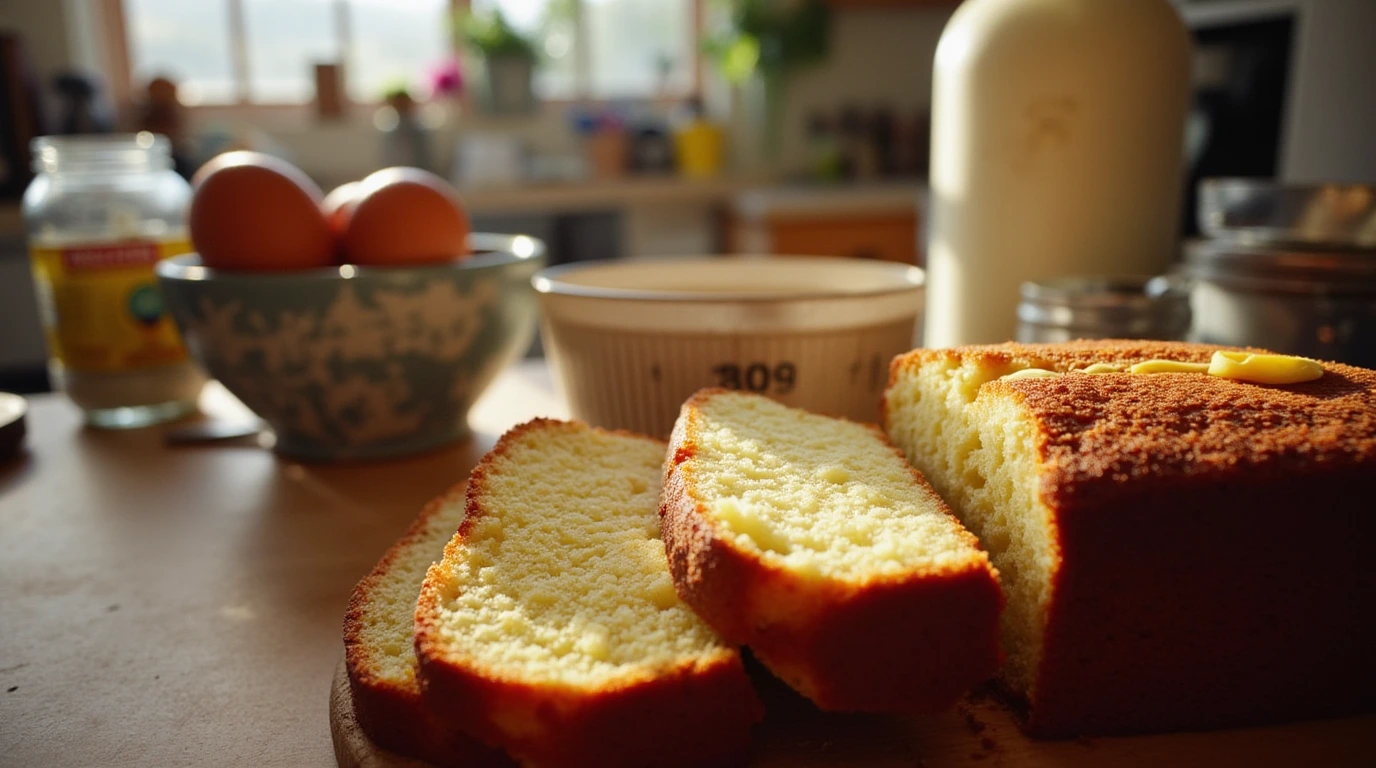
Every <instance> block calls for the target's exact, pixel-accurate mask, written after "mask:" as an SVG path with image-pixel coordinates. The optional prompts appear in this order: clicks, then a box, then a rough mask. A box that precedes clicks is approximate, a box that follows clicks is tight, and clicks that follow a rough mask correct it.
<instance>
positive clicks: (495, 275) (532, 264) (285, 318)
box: [157, 234, 545, 461]
mask: <svg viewBox="0 0 1376 768" xmlns="http://www.w3.org/2000/svg"><path fill="white" fill-rule="evenodd" d="M470 242H471V244H472V246H473V249H474V251H475V255H474V256H472V257H470V258H468V259H465V260H464V261H462V262H457V263H453V264H441V265H430V266H421V267H389V268H384V267H355V266H349V265H346V266H342V267H330V268H326V269H316V270H307V271H301V272H280V273H275V274H269V273H262V272H255V273H248V272H242V273H235V272H226V271H223V270H214V269H209V268H207V267H203V266H201V262H200V258H199V257H198V256H196V255H195V254H187V255H185V256H178V257H175V258H171V259H167V260H165V261H162V262H160V263H159V264H158V266H157V274H158V283H159V285H160V286H161V287H162V293H163V297H164V299H165V301H166V302H167V306H168V309H169V310H170V311H171V313H172V316H173V317H175V318H176V320H177V325H178V326H179V327H180V328H181V331H182V335H183V337H184V338H185V339H186V343H187V347H188V348H189V349H190V351H191V355H192V356H193V357H195V359H196V360H197V361H199V362H200V364H201V366H202V367H204V368H205V369H206V371H208V372H209V373H210V375H211V376H213V377H215V378H217V379H219V380H220V382H221V383H222V384H224V385H225V387H226V388H228V389H229V391H230V392H232V393H234V395H235V396H236V397H238V398H239V399H240V400H242V401H243V402H244V404H245V405H247V406H248V407H249V408H250V409H251V410H252V411H253V412H254V413H256V414H258V415H259V416H260V417H261V418H262V419H263V420H264V421H266V422H267V423H268V425H269V426H271V427H272V429H273V431H274V432H276V433H277V450H278V451H279V452H280V453H282V454H284V455H287V456H291V457H294V458H300V459H306V460H313V461H333V460H345V459H368V458H378V457H383V456H399V455H404V454H409V453H416V452H419V451H424V450H426V449H429V448H434V447H436V446H440V445H443V444H445V443H449V442H452V441H455V440H458V439H460V438H462V437H465V436H466V435H467V434H468V420H467V417H468V409H469V408H470V407H471V406H472V405H473V401H474V400H476V399H477V398H478V395H480V394H482V392H483V390H484V389H485V388H486V387H487V385H488V384H489V383H491V382H492V379H493V378H495V377H496V375H497V373H498V372H499V371H501V370H502V369H503V368H504V367H506V366H507V365H509V364H510V363H512V362H513V361H515V360H516V359H517V358H518V357H519V356H520V355H521V354H522V353H524V352H525V350H526V348H527V347H528V346H529V345H530V342H531V339H532V337H533V335H534V333H535V323H536V317H537V315H538V307H537V303H536V298H535V292H534V290H533V289H532V288H531V284H530V279H531V276H532V275H534V274H535V272H536V271H537V270H538V269H539V268H540V267H541V266H543V264H544V260H545V259H544V255H545V247H544V244H543V243H541V242H540V241H539V240H536V239H534V238H530V237H526V236H524V235H516V236H509V235H484V234H474V235H473V236H472V238H471V241H470Z"/></svg>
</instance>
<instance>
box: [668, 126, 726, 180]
mask: <svg viewBox="0 0 1376 768" xmlns="http://www.w3.org/2000/svg"><path fill="white" fill-rule="evenodd" d="M725 144H726V140H725V136H724V135H723V134H722V130H721V128H719V127H718V126H716V125H714V124H712V123H709V122H707V121H706V120H694V121H693V122H692V123H690V124H688V125H687V126H686V127H684V128H683V129H682V130H680V131H679V132H678V133H677V134H676V135H675V136H674V148H675V150H676V151H677V153H678V170H679V173H680V174H682V175H683V176H686V177H688V178H691V179H708V178H712V177H713V176H716V175H718V174H719V173H721V166H722V151H723V149H724V147H725Z"/></svg>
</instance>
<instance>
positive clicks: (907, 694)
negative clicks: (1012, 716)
mask: <svg viewBox="0 0 1376 768" xmlns="http://www.w3.org/2000/svg"><path fill="white" fill-rule="evenodd" d="M660 508H661V515H662V516H663V522H664V543H665V546H666V547H667V549H668V552H669V568H670V571H671V572H672V573H673V576H674V584H675V586H676V587H677V589H678V592H679V595H681V596H682V597H683V599H684V600H685V601H687V602H688V604H689V605H691V606H693V608H694V609H695V610H696V611H697V612H698V614H699V615H700V616H702V617H703V618H704V619H706V620H707V622H708V623H709V624H711V625H712V626H713V627H714V628H716V629H717V631H719V632H721V633H722V635H723V636H725V637H726V638H727V639H728V640H731V641H732V642H736V643H743V644H746V645H749V646H750V648H751V650H752V651H753V652H754V654H755V656H756V657H757V658H759V659H760V661H762V662H763V663H764V664H765V665H766V666H768V667H769V669H770V670H771V671H773V672H774V673H775V674H776V675H778V676H779V677H780V678H781V679H783V680H784V681H785V682H787V683H788V684H789V685H791V686H792V687H793V688H795V689H796V690H798V691H799V692H800V693H802V694H803V695H805V696H807V697H808V698H810V699H811V700H812V701H813V702H814V703H816V704H817V705H818V706H819V707H821V708H823V709H830V710H860V711H891V712H901V711H910V712H924V711H926V712H930V711H935V710H939V709H942V708H945V707H948V706H950V705H952V704H954V703H955V702H956V700H957V699H958V698H959V697H960V695H961V694H962V693H964V692H965V691H966V690H967V689H968V688H969V687H970V686H972V685H973V684H975V683H978V682H980V681H981V680H984V679H986V678H988V677H991V676H992V675H993V674H994V672H995V671H996V668H997V666H998V661H999V651H998V615H999V607H1000V604H1001V602H1002V596H1001V594H1000V592H999V586H998V582H997V578H996V575H995V573H994V571H993V569H992V568H991V567H990V565H989V560H988V558H987V556H986V555H985V553H984V552H982V551H981V550H980V549H979V546H978V543H977V542H976V541H975V538H974V537H973V536H971V535H970V533H969V532H967V531H966V530H965V529H964V528H962V527H961V525H960V523H958V522H957V521H956V519H955V518H954V517H952V516H951V514H950V512H949V510H948V509H947V507H946V504H945V503H943V502H942V500H941V499H940V498H938V497H937V495H936V494H935V493H933V492H932V489H931V488H930V487H929V486H928V485H927V483H926V482H925V481H924V480H923V479H922V477H921V475H919V474H918V473H917V472H915V471H914V470H913V469H912V468H911V467H910V466H908V463H907V462H906V461H905V460H904V458H903V456H902V454H900V453H899V452H898V451H897V450H896V449H895V448H894V447H893V446H892V445H890V444H889V442H888V441H887V440H886V439H885V438H884V435H883V433H881V432H880V431H879V430H878V429H877V428H875V427H871V426H866V425H861V424H856V423H854V422H850V421H845V420H842V419H834V418H830V417H826V416H818V415H814V414H811V413H808V412H806V411H802V410H799V409H796V408H789V407H787V406H784V405H780V404H779V403H776V402H774V401H773V400H770V399H768V398H766V397H762V396H760V395H752V394H745V393H739V392H729V391H726V390H704V391H702V392H699V393H698V394H696V395H694V396H693V397H692V398H690V399H689V400H688V401H687V402H686V403H685V404H684V405H683V409H682V412H681V414H680V416H679V419H678V422H677V424H675V426H674V431H673V436H672V438H671V439H670V453H669V460H668V461H667V462H666V463H665V480H664V490H663V496H662V502H661V507H660Z"/></svg>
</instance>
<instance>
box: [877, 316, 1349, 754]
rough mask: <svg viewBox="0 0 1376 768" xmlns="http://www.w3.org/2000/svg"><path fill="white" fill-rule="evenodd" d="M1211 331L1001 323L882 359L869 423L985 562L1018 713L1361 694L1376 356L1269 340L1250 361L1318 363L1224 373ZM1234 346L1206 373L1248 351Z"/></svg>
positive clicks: (1255, 713) (1127, 722) (1191, 713)
mask: <svg viewBox="0 0 1376 768" xmlns="http://www.w3.org/2000/svg"><path fill="white" fill-rule="evenodd" d="M1218 351H1220V350H1219V348H1217V347H1211V346H1204V345H1195V344H1181V343H1163V342H1128V341H1094V342H1074V343H1069V344H1045V345H1022V344H1003V345H994V346H976V347H963V348H959V349H944V350H926V349H921V350H916V351H914V352H912V353H910V354H908V355H905V356H902V357H900V358H898V359H896V360H895V361H894V363H893V366H892V369H891V374H890V383H889V386H888V389H887V391H886V394H885V406H884V411H885V424H886V428H887V430H888V433H889V435H890V437H891V438H892V439H893V441H894V443H895V444H897V445H898V446H899V447H900V448H902V449H903V451H904V452H905V453H906V454H907V456H908V458H909V459H910V460H911V461H912V463H913V464H914V465H915V466H917V467H918V468H919V469H921V470H922V472H923V473H924V474H925V475H926V476H927V478H928V479H929V480H930V481H931V482H932V485H933V486H935V487H936V490H937V491H938V492H939V493H941V494H942V495H943V496H944V497H945V498H946V499H947V500H948V501H950V503H951V505H952V507H953V508H954V511H955V513H956V515H957V516H958V517H960V519H961V520H962V521H963V522H964V523H965V524H966V525H967V526H969V528H970V530H972V531H973V532H974V533H975V534H976V535H978V536H979V538H980V541H981V543H983V545H984V546H985V547H986V548H987V549H988V551H989V554H990V557H992V558H993V562H994V565H995V566H996V567H997V568H998V569H999V574H1000V577H1001V579H1002V582H1003V588H1004V592H1005V594H1006V595H1007V597H1008V605H1007V607H1006V609H1005V611H1004V614H1003V626H1002V642H1003V648H1004V650H1005V652H1006V653H1007V654H1008V659H1007V664H1006V665H1005V668H1004V672H1003V677H1004V680H1005V682H1006V684H1007V686H1008V687H1009V688H1010V689H1011V690H1012V691H1013V692H1014V693H1015V694H1017V695H1018V696H1019V697H1021V698H1022V699H1024V700H1025V701H1026V703H1027V704H1028V705H1029V707H1030V710H1029V712H1028V720H1027V728H1028V730H1029V731H1030V732H1031V733H1033V734H1036V735H1042V736H1071V735H1076V734H1113V733H1132V732H1150V731H1168V730H1179V729H1208V728H1219V727H1225V726H1237V725H1248V724H1260V723H1265V722H1271V721H1277V720H1287V719H1296V718H1303V717H1315V716H1322V715H1329V714H1338V713H1344V712H1353V711H1358V710H1362V709H1368V708H1371V707H1373V706H1376V655H1373V654H1372V653H1371V640H1370V638H1371V629H1372V620H1371V617H1370V615H1369V614H1370V609H1371V606H1373V605H1376V568H1372V567H1371V548H1372V543H1373V542H1376V514H1373V510H1376V482H1373V478H1376V373H1373V372H1372V371H1367V370H1361V369H1358V368H1353V367H1350V366H1345V365H1338V364H1333V363H1324V364H1322V365H1321V366H1318V365H1316V364H1314V363H1313V362H1312V361H1298V360H1294V359H1292V360H1289V361H1285V360H1281V361H1274V360H1272V361H1271V362H1279V363H1280V364H1279V365H1277V366H1273V368H1274V370H1269V371H1268V370H1261V371H1260V373H1261V374H1265V375H1261V376H1257V377H1254V378H1258V379H1260V380H1274V379H1275V378H1276V377H1275V376H1272V375H1270V374H1274V373H1276V372H1277V371H1279V372H1280V373H1282V374H1285V373H1288V372H1293V371H1295V370H1301V371H1302V372H1303V371H1309V370H1312V373H1314V374H1318V375H1319V377H1318V378H1317V379H1314V380H1311V381H1295V383H1290V384H1279V385H1277V384H1259V383H1253V382H1250V381H1237V380H1231V379H1228V378H1220V377H1219V376H1215V375H1210V374H1209V373H1207V372H1205V370H1206V369H1211V368H1214V367H1215V365H1210V363H1211V362H1212V363H1214V364H1216V363H1217V362H1218V361H1216V360H1215V359H1214V357H1215V355H1214V353H1215V352H1218ZM1232 357H1235V358H1239V359H1241V360H1242V361H1243V362H1242V363H1240V364H1236V365H1232V364H1228V365H1223V366H1221V368H1222V369H1223V370H1222V373H1224V374H1229V369H1233V368H1235V369H1237V370H1240V371H1242V372H1243V373H1246V371H1247V370H1249V369H1255V368H1257V366H1253V365H1251V363H1253V362H1262V363H1265V362H1266V359H1265V358H1255V359H1252V358H1248V356H1247V355H1246V354H1233V355H1232ZM1222 358H1223V360H1224V362H1225V363H1226V362H1227V358H1228V355H1223V356H1222ZM1149 361H1163V362H1149ZM1262 367H1263V368H1265V366H1262ZM1191 368H1193V369H1195V370H1193V371H1191V370H1189V369H1191ZM1134 369H1135V370H1138V371H1171V370H1173V369H1174V370H1177V371H1180V372H1162V373H1133V372H1132V371H1133V370H1134ZM1307 375H1308V374H1306V376H1307ZM1298 378H1305V376H1301V377H1298ZM1281 379H1282V380H1284V377H1281Z"/></svg>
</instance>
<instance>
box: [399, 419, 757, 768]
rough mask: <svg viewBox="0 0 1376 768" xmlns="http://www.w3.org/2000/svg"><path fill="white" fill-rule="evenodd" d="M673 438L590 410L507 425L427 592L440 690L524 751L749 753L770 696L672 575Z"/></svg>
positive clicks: (668, 762) (425, 634)
mask: <svg viewBox="0 0 1376 768" xmlns="http://www.w3.org/2000/svg"><path fill="white" fill-rule="evenodd" d="M663 460H664V443H662V442H660V441H657V440H652V439H650V438H645V437H639V436H635V435H631V434H629V433H613V432H607V431H603V430H599V429H593V428H591V427H588V426H587V425H584V424H580V423H569V422H559V421H550V420H544V419H540V420H536V421H532V422H530V423H527V424H524V425H521V426H519V427H516V428H514V429H512V430H511V431H510V432H508V433H507V434H506V435H504V436H503V437H502V438H501V440H500V441H498V443H497V446H496V447H495V448H493V450H492V451H491V452H490V453H488V454H487V456H485V457H484V458H483V460H482V462H481V463H479V465H478V467H477V468H476V469H475V470H474V471H473V474H472V475H471V476H470V478H469V486H468V496H467V508H468V516H467V518H466V519H465V520H464V522H463V525H462V526H461V527H460V528H459V531H458V533H457V534H455V536H454V538H453V540H452V541H450V543H449V545H448V546H447V547H446V549H445V552H444V558H443V559H442V560H441V561H440V562H439V563H437V564H436V565H434V566H433V567H431V568H430V571H429V573H428V574H427V576H426V578H425V583H424V586H423V587H422V588H421V593H420V599H419V602H418V605H417V607H416V616H415V624H416V652H417V655H418V656H419V659H420V669H421V678H422V681H423V687H424V693H425V697H426V700H427V702H428V703H429V704H430V705H431V707H432V709H433V710H434V711H435V712H437V713H439V714H441V715H442V716H443V717H446V718H452V719H454V720H456V721H458V722H462V723H465V724H468V723H473V724H474V732H475V733H476V734H477V735H478V736H480V737H481V738H483V739H484V740H486V741H488V742H490V743H493V744H498V745H501V746H502V747H504V748H505V749H506V750H507V751H508V752H509V753H510V754H512V755H513V756H514V757H516V758H518V759H519V760H520V761H521V762H523V763H525V764H527V765H568V766H575V765H580V766H581V765H586V766H648V765H656V766H690V765H717V764H724V763H730V762H735V761H739V760H741V759H742V758H743V757H744V755H745V753H746V750H747V748H748V746H749V737H750V726H751V725H752V724H753V723H754V722H755V721H756V720H758V719H759V718H760V716H761V715H762V709H761V706H760V703H759V701H758V699H757V698H756V697H755V693H754V691H753V689H752V688H751V686H750V681H749V679H748V678H747V677H746V674H745V670H744V667H743V666H742V664H741V658H740V655H739V653H738V652H737V650H736V649H735V647H733V646H731V645H729V644H728V643H727V642H725V641H724V640H722V639H721V638H720V637H719V636H718V635H717V634H716V633H715V632H713V631H712V629H711V628H710V627H708V626H707V625H706V624H705V623H704V622H703V621H702V620H700V619H699V618H698V617H697V616H696V615H694V614H693V612H692V611H691V610H690V609H689V608H688V606H686V605H684V604H683V603H682V602H681V601H680V600H679V599H678V596H677V595H676V594H675V593H674V588H673V584H672V583H671V582H670V580H669V571H668V565H667V563H666V561H665V555H664V544H663V542H662V541H661V540H660V527H659V516H658V514H657V512H656V509H657V503H658V498H659V481H660V467H661V466H662V463H663Z"/></svg>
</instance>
